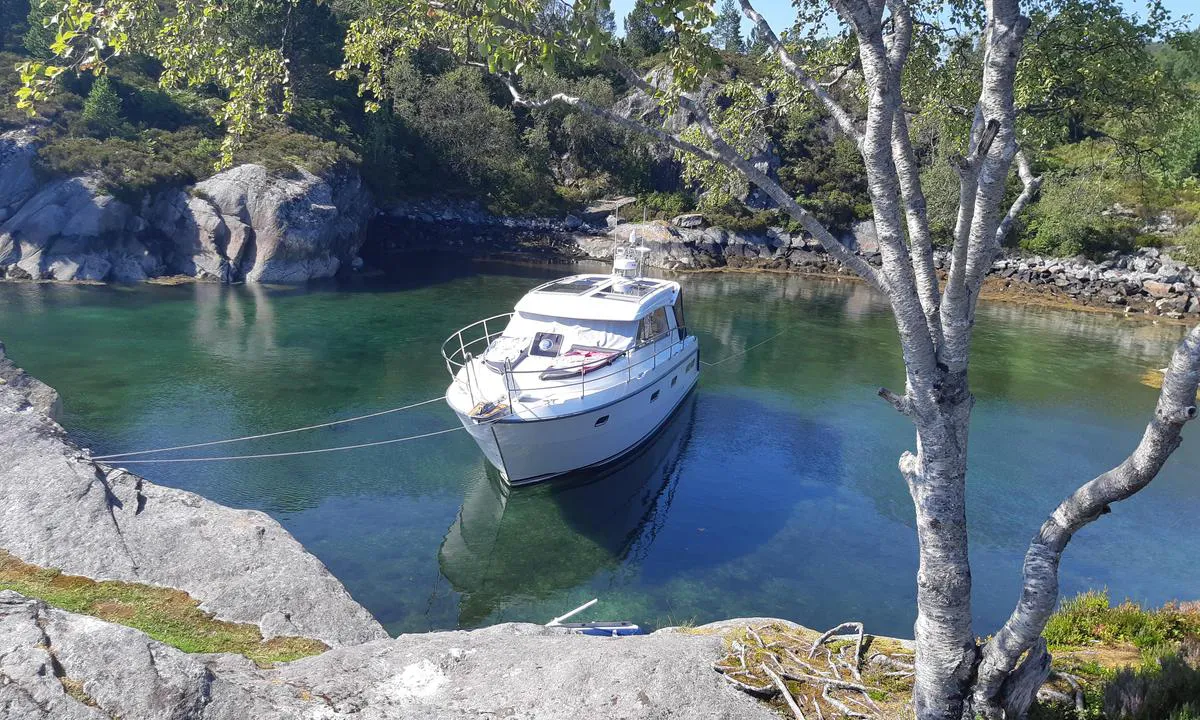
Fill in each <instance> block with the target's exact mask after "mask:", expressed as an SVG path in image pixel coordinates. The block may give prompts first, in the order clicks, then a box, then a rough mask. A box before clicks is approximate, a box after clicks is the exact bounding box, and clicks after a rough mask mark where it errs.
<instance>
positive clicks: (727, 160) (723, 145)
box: [679, 94, 887, 293]
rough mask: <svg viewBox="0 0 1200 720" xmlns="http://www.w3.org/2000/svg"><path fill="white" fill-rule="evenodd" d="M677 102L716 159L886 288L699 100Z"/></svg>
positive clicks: (839, 257) (867, 277)
mask: <svg viewBox="0 0 1200 720" xmlns="http://www.w3.org/2000/svg"><path fill="white" fill-rule="evenodd" d="M679 105H680V107H682V108H683V109H685V110H688V111H689V112H691V113H692V115H693V116H694V117H695V118H696V124H697V125H698V126H699V127H700V130H701V132H703V133H704V136H705V137H707V138H708V140H709V142H710V143H712V146H713V149H714V151H715V153H716V154H717V155H718V157H719V158H720V159H719V160H718V162H721V164H723V165H725V166H727V167H733V168H734V169H736V170H737V171H738V172H740V173H742V175H744V176H745V177H746V179H748V180H749V181H750V182H752V183H754V184H755V185H757V186H758V187H759V188H760V189H761V190H762V191H763V192H765V193H766V194H767V195H769V196H770V197H771V199H772V200H774V201H775V202H777V203H778V204H779V206H780V207H781V208H783V209H784V210H785V211H786V212H787V213H788V215H790V216H791V217H792V219H793V220H795V221H796V222H798V223H800V224H801V225H802V226H803V227H804V229H805V230H807V231H808V233H809V234H810V235H812V236H813V237H814V238H816V239H817V241H818V242H820V243H821V246H822V247H824V248H825V251H826V252H828V253H829V254H830V255H831V256H833V258H834V259H835V260H837V261H838V262H840V263H841V264H842V265H843V266H845V267H847V268H849V269H850V270H852V271H853V272H854V273H855V274H856V275H858V276H859V277H861V278H862V279H864V280H866V281H867V282H868V283H870V285H871V286H872V287H874V288H875V289H877V290H880V291H881V292H884V293H886V292H887V288H886V284H885V282H884V279H883V276H882V275H881V274H880V273H879V271H878V270H876V269H875V267H874V266H872V265H871V264H870V263H869V262H867V261H866V259H865V258H863V257H862V256H861V255H855V254H854V253H853V252H851V251H850V249H849V248H847V247H846V246H845V245H844V244H842V243H841V241H839V240H838V239H837V238H835V237H834V236H833V234H832V233H830V232H829V230H828V228H826V227H825V226H824V225H823V224H822V223H821V221H820V220H817V219H816V217H814V216H813V214H812V213H810V212H809V211H808V210H806V209H804V208H803V207H801V206H800V204H799V203H797V202H796V199H795V198H793V197H792V196H791V195H789V194H788V192H787V191H786V190H784V189H783V188H782V187H781V186H780V185H779V183H777V182H775V181H774V180H772V179H771V178H770V177H769V176H767V174H766V173H764V172H762V171H761V170H759V169H758V168H756V167H755V166H754V164H753V163H751V162H750V161H749V160H746V159H745V158H744V157H742V156H741V154H740V153H739V152H738V151H737V150H736V149H734V148H733V147H732V146H731V145H730V144H729V143H727V142H726V141H725V139H724V138H722V137H721V134H720V133H719V132H717V129H716V128H715V127H714V126H713V123H712V120H711V118H709V116H708V111H707V110H705V108H704V106H703V104H702V103H700V102H697V101H696V100H695V98H692V97H691V96H689V95H686V94H684V95H680V97H679Z"/></svg>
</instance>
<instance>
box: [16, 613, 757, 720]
mask: <svg viewBox="0 0 1200 720" xmlns="http://www.w3.org/2000/svg"><path fill="white" fill-rule="evenodd" d="M738 622H741V621H738ZM724 652H725V647H724V641H723V640H722V638H721V635H720V634H719V633H718V632H716V631H711V632H703V633H698V632H693V633H682V632H675V631H671V630H666V631H660V632H657V633H653V634H651V635H645V636H639V637H630V638H622V639H620V640H604V639H599V638H592V637H586V636H582V635H571V634H567V633H565V632H564V631H562V630H561V629H560V630H555V629H551V628H545V627H542V626H539V625H521V624H505V625H496V626H494V627H490V628H486V629H483V630H476V631H472V632H461V631H460V632H439V633H426V634H414V635H402V636H400V637H398V638H396V639H395V640H391V639H388V640H379V641H375V642H371V643H367V644H365V645H360V646H357V647H344V648H335V649H333V650H329V651H327V652H325V653H324V654H322V655H318V656H316V657H311V658H306V659H304V660H298V661H295V662H290V663H282V664H279V665H277V666H275V667H274V668H272V669H260V668H257V667H255V666H254V664H253V663H251V662H249V661H248V660H246V659H245V658H243V657H241V656H237V655H226V654H217V655H188V654H186V653H183V652H180V651H179V650H176V649H174V648H171V647H168V646H166V645H163V644H162V643H160V642H158V641H156V640H153V639H151V638H149V637H147V636H146V635H144V634H143V633H141V632H140V631H137V630H134V629H132V628H127V627H122V626H119V625H114V624H112V623H108V622H104V621H102V620H97V619H95V618H90V617H86V616H82V615H77V614H74V613H70V612H66V611H63V610H58V609H55V608H50V607H47V606H46V605H45V603H42V602H41V601H39V600H33V599H29V598H25V597H22V596H21V595H19V594H17V593H15V592H13V591H11V590H5V591H0V677H3V678H4V681H3V682H0V708H3V709H6V710H8V711H9V716H11V717H20V718H23V719H28V720H107V719H108V718H112V717H123V718H162V719H163V720H243V719H244V718H255V719H256V720H285V719H286V720H334V719H336V718H343V717H345V718H356V719H359V720H384V719H387V720H408V719H413V720H415V719H418V718H420V719H421V720H424V719H425V718H446V719H448V720H456V719H461V720H466V719H468V718H485V717H486V718H491V717H496V718H501V717H503V718H539V719H544V720H558V719H560V718H561V719H563V720H566V719H567V718H594V719H595V720H616V718H623V719H624V718H639V719H640V718H645V719H647V720H649V719H650V718H662V717H668V716H670V717H680V718H698V717H706V718H709V717H711V718H730V719H731V720H739V719H743V718H744V719H745V720H770V719H771V718H775V717H777V715H775V714H774V713H773V712H772V711H771V710H770V709H769V708H768V707H767V706H766V705H764V704H761V703H759V702H758V701H756V700H755V699H753V698H751V697H750V696H749V695H747V694H745V693H743V692H741V691H740V690H737V689H735V688H734V687H733V686H732V685H731V684H730V683H728V682H727V681H725V680H724V679H723V678H722V677H721V675H719V674H718V673H715V672H713V671H712V663H713V662H714V661H716V660H717V659H718V658H720V657H721V655H722V654H723V653H724ZM548 659H549V661H548ZM68 687H71V688H72V689H73V692H71V693H70V694H68V692H67V688H68Z"/></svg>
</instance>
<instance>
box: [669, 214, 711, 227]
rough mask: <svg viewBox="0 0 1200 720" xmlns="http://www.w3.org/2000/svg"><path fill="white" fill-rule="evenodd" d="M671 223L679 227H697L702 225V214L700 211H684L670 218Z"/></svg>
mask: <svg viewBox="0 0 1200 720" xmlns="http://www.w3.org/2000/svg"><path fill="white" fill-rule="evenodd" d="M671 224H672V225H676V226H678V227H681V228H698V227H703V226H704V215H703V214H702V213H684V214H683V215H676V216H675V217H674V218H673V219H672V220H671Z"/></svg>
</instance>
